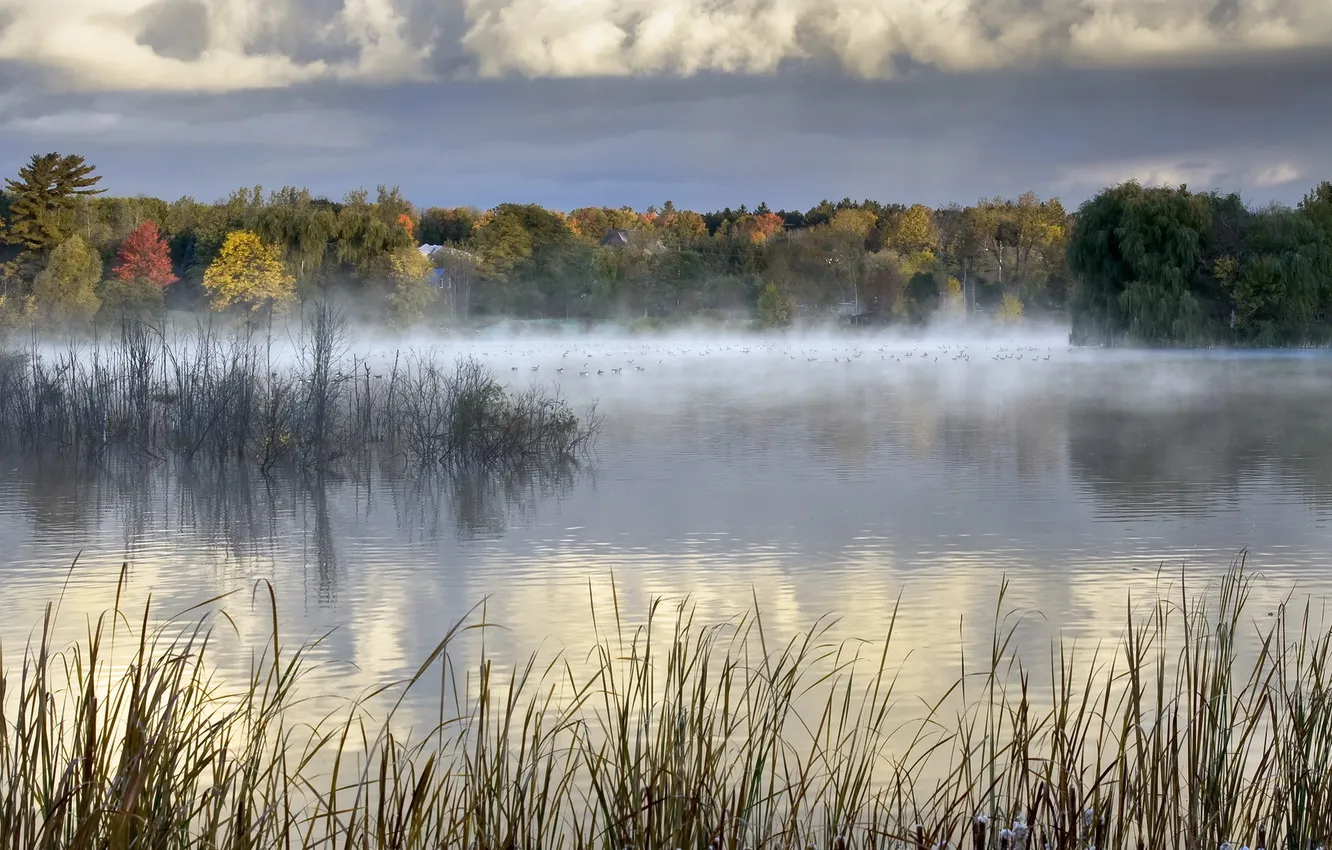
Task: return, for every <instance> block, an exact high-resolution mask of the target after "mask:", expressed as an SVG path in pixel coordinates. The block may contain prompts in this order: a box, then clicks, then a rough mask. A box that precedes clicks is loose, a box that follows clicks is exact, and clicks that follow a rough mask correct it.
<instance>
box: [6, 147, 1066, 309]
mask: <svg viewBox="0 0 1332 850" xmlns="http://www.w3.org/2000/svg"><path fill="white" fill-rule="evenodd" d="M98 181H99V177H98V175H97V173H96V172H95V170H94V169H93V167H92V166H91V165H89V164H87V163H85V162H84V161H83V160H82V158H80V157H77V156H62V155H59V154H47V155H42V156H34V157H33V158H32V160H31V161H30V162H29V163H28V164H27V165H26V166H24V167H23V169H21V170H20V172H19V174H18V175H17V177H15V178H12V179H9V180H7V181H6V187H5V192H4V195H3V197H0V219H2V225H3V229H2V230H0V241H2V242H3V248H0V299H3V301H0V311H3V312H4V313H5V314H6V315H8V316H9V317H10V318H11V320H15V319H23V318H27V319H31V320H34V321H41V322H47V323H57V322H65V323H69V322H75V323H78V322H90V321H94V320H95V319H96V318H97V317H99V316H106V315H108V314H119V313H123V312H126V311H136V312H144V311H153V310H161V309H163V308H171V309H178V310H204V309H217V310H258V309H266V308H271V307H273V306H278V305H282V304H284V303H290V302H294V301H298V300H301V299H305V298H308V297H310V296H313V295H317V294H321V293H326V294H338V295H340V296H342V297H344V298H351V299H360V300H361V301H363V302H364V305H365V307H366V309H365V310H362V311H360V314H361V315H382V316H384V317H385V318H386V319H388V320H390V321H393V322H395V323H397V324H399V325H410V324H414V323H416V322H420V321H423V320H426V321H443V322H449V321H457V320H463V319H466V318H468V317H475V316H486V315H508V316H519V317H531V318H561V319H588V320H601V319H621V320H624V319H637V320H644V319H646V320H648V321H652V320H659V319H668V318H670V317H674V316H698V315H707V314H714V315H720V316H746V317H748V316H755V315H757V316H758V317H759V318H760V319H761V320H762V321H764V322H765V323H766V324H770V325H782V324H788V323H790V322H792V321H795V320H796V319H797V318H798V317H800V316H802V315H804V316H808V317H815V318H828V317H834V316H835V317H838V318H840V319H842V320H845V321H855V322H876V323H892V322H923V321H925V320H927V319H928V318H930V317H931V316H933V315H934V314H936V313H938V312H939V311H949V312H953V313H957V314H961V313H963V312H965V311H967V310H972V311H986V312H997V313H1002V314H1003V315H1005V316H1007V317H1016V316H1018V315H1021V314H1022V313H1023V312H1024V311H1027V312H1032V311H1036V312H1049V311H1060V310H1062V309H1063V308H1064V305H1065V302H1066V300H1067V295H1068V292H1069V283H1068V276H1067V271H1066V266H1065V260H1064V257H1065V244H1066V241H1067V233H1068V226H1069V221H1070V218H1069V216H1068V214H1067V213H1066V212H1065V210H1064V209H1063V207H1062V206H1061V205H1060V204H1059V202H1058V200H1042V199H1039V198H1037V197H1036V196H1035V195H1031V194H1028V195H1023V196H1022V197H1020V198H1017V199H1011V200H1005V199H994V200H988V201H983V202H981V203H979V204H976V205H974V206H970V207H960V206H953V207H949V208H945V209H931V208H928V207H925V206H922V205H915V206H904V205H900V204H881V203H878V202H875V201H869V200H866V201H852V200H850V199H843V200H842V201H839V202H836V203H833V202H829V201H824V202H822V203H820V204H819V205H818V206H816V207H814V208H813V209H811V210H808V211H806V212H796V211H787V210H778V211H772V210H770V209H768V208H767V207H766V205H762V204H760V205H759V206H758V207H757V208H755V209H753V210H750V209H748V208H747V207H745V206H741V207H739V208H736V209H725V210H721V211H716V212H707V213H699V212H695V211H692V210H685V209H679V208H677V207H675V206H674V204H672V203H671V202H669V201H667V202H666V203H663V204H662V205H660V206H654V207H650V208H648V209H647V210H644V211H641V212H640V211H635V210H632V209H628V208H620V209H610V208H583V209H576V210H573V211H572V212H568V213H564V212H559V211H554V210H548V209H545V208H543V207H540V206H536V205H530V204H529V205H524V204H501V205H500V206H498V207H495V208H494V209H491V210H486V211H481V210H475V209H470V208H439V207H429V208H424V209H422V208H418V207H416V206H414V205H413V204H411V203H410V202H409V201H407V200H406V198H405V197H404V196H403V195H402V193H401V192H400V191H399V190H398V189H397V188H388V187H383V186H381V187H379V189H378V191H377V192H376V193H374V194H371V193H368V192H365V191H355V192H351V193H349V194H348V195H346V196H345V197H344V198H342V199H341V200H337V201H334V200H330V199H327V198H321V197H316V196H314V195H312V194H311V193H310V192H308V191H306V190H303V189H296V188H292V187H286V188H283V189H280V190H277V191H273V192H267V193H265V192H264V191H263V190H262V189H260V188H258V187H256V188H253V189H241V190H238V191H236V192H234V193H232V194H231V195H230V196H229V197H227V198H226V199H224V200H221V201H218V202H215V203H201V202H198V201H195V200H193V199H191V198H182V199H180V200H177V201H172V202H168V201H164V200H161V199H157V198H148V197H135V198H117V197H107V196H105V195H104V194H103V193H102V191H101V189H99V188H98ZM421 246H439V247H438V250H432V249H426V250H424V251H423V250H422V248H421Z"/></svg>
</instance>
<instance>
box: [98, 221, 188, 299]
mask: <svg viewBox="0 0 1332 850" xmlns="http://www.w3.org/2000/svg"><path fill="white" fill-rule="evenodd" d="M111 275H112V277H114V278H115V279H116V280H146V281H148V282H149V283H151V284H153V285H154V286H159V287H161V288H163V289H165V288H166V287H168V286H170V285H171V284H173V283H175V282H176V281H177V280H179V279H180V278H178V277H176V276H175V275H174V274H172V273H171V255H170V253H169V252H168V248H167V241H166V237H164V236H162V233H161V231H159V230H158V229H157V223H156V222H154V221H145V222H144V223H143V224H141V225H139V226H138V227H136V228H135V229H134V232H133V233H131V234H130V235H129V236H126V237H125V241H124V242H122V243H121V245H120V251H119V252H118V253H117V254H116V265H115V266H114V267H113V268H112V269H111Z"/></svg>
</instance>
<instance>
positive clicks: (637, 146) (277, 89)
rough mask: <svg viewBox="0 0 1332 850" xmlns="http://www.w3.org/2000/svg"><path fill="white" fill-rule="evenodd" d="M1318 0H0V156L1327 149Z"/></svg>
mask: <svg viewBox="0 0 1332 850" xmlns="http://www.w3.org/2000/svg"><path fill="white" fill-rule="evenodd" d="M1330 131H1332V2H1328V0H0V172H3V173H5V174H13V173H14V172H15V171H16V170H17V168H18V167H19V165H20V164H21V163H22V162H23V161H24V160H26V159H27V157H28V156H29V155H30V154H32V153H36V152H45V151H49V150H58V151H60V152H62V153H79V154H82V155H84V156H85V157H87V158H88V160H89V161H91V162H93V163H94V164H95V165H97V166H98V169H99V171H100V172H101V173H102V174H103V175H104V182H103V185H104V186H106V187H107V188H108V189H109V190H110V191H111V192H113V193H115V194H140V193H142V194H149V195H156V196H159V197H165V198H177V197H181V196H185V195H189V196H193V197H195V198H198V199H200V200H213V199H215V198H218V197H221V196H224V195H226V194H227V193H228V192H230V191H231V190H233V189H235V188H237V187H239V186H253V185H263V186H265V187H268V188H277V187H280V186H283V185H298V186H306V187H309V188H310V189H312V190H313V191H315V192H317V193H320V194H325V195H328V196H330V197H339V196H341V195H342V194H343V193H345V192H346V191H348V190H350V189H354V188H357V187H361V186H364V187H367V188H373V187H374V186H376V185H378V184H389V185H399V186H400V187H401V188H402V190H403V192H404V194H406V195H407V197H409V198H410V199H412V200H413V201H415V202H416V203H418V204H420V205H423V206H424V205H446V206H454V205H471V206H477V207H482V208H485V207H490V206H493V205H495V204H497V203H502V202H506V201H516V202H536V203H541V204H545V205H547V206H551V207H555V208H559V209H571V208H574V207H578V206H585V205H598V206H601V205H608V206H621V205H626V204H627V205H630V206H633V207H635V208H638V209H642V208H644V207H646V206H647V205H649V204H654V203H655V204H660V203H662V202H664V201H666V200H671V201H674V202H675V203H676V204H677V205H678V206H685V207H691V208H696V209H717V208H721V207H725V206H732V207H734V206H739V205H740V204H748V205H749V206H751V207H753V206H755V205H757V204H758V203H759V202H766V203H768V204H769V206H771V207H773V208H799V209H805V208H808V207H810V206H813V205H814V204H816V203H817V202H818V201H819V200H821V199H823V198H830V199H833V200H836V199H839V198H842V197H844V196H850V197H853V198H856V199H860V198H867V197H868V198H874V199H877V200H881V201H885V202H902V203H913V202H922V203H927V204H931V205H943V204H948V203H952V202H958V203H971V202H974V201H976V200H977V199H979V198H982V197H991V196H994V195H1005V196H1013V195H1016V194H1019V193H1021V192H1023V191H1026V190H1032V191H1035V192H1037V193H1039V194H1041V195H1042V196H1059V197H1061V198H1063V199H1064V200H1065V202H1066V203H1069V204H1072V205H1075V204H1077V203H1079V202H1081V201H1082V200H1085V199H1086V198H1087V197H1089V196H1090V195H1092V194H1094V193H1095V192H1096V191H1098V190H1099V189H1100V188H1102V187H1104V186H1106V185H1111V184H1114V183H1118V182H1121V181H1123V180H1126V179H1129V178H1136V179H1138V180H1140V181H1143V182H1146V183H1170V184H1177V183H1187V184H1188V185H1189V186H1190V187H1191V188H1194V189H1214V188H1215V189H1223V190H1227V191H1229V190H1238V191H1241V192H1242V193H1244V195H1245V197H1246V198H1247V199H1248V200H1249V201H1250V202H1251V203H1254V204H1263V203H1267V202H1271V201H1278V202H1283V203H1294V202H1296V201H1298V200H1299V199H1300V197H1301V196H1302V195H1303V194H1304V193H1305V192H1306V191H1308V190H1309V189H1310V188H1311V187H1312V186H1314V185H1316V184H1317V183H1318V182H1320V181H1322V180H1325V179H1332V144H1330V143H1329V139H1332V132H1330Z"/></svg>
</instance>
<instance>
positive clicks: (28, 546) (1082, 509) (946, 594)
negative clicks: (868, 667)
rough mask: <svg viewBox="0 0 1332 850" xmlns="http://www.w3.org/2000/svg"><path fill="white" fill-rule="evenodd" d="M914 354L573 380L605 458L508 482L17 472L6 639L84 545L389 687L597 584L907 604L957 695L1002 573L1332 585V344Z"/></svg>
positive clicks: (712, 609) (1096, 616)
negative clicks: (990, 355)
mask: <svg viewBox="0 0 1332 850" xmlns="http://www.w3.org/2000/svg"><path fill="white" fill-rule="evenodd" d="M554 356H555V357H557V358H558V357H559V354H558V353H557V354H555V355H554ZM602 356H608V355H605V354H604V353H603V355H602ZM666 359H667V358H663V360H666ZM898 365H899V364H897V363H895V362H892V361H887V360H885V361H882V362H881V364H872V363H856V364H854V365H846V364H844V363H841V362H835V363H834V362H827V363H825V362H823V361H819V362H809V361H805V360H803V359H802V360H795V359H792V358H790V357H787V356H777V355H760V353H758V352H755V353H752V354H747V355H743V356H742V355H740V354H738V353H737V354H735V355H734V356H732V357H731V359H729V360H727V359H722V360H705V358H698V357H695V358H694V359H693V360H682V361H681V362H678V363H662V364H661V365H655V364H654V365H653V366H652V371H649V372H647V373H645V374H639V375H635V376H632V377H631V376H629V375H628V374H626V375H624V376H621V377H622V378H623V380H620V379H617V380H615V381H611V380H609V379H607V380H604V381H600V382H598V381H596V379H594V378H589V379H586V380H580V379H578V378H573V379H564V382H563V385H562V387H561V389H562V390H563V391H564V392H566V393H567V394H568V395H570V397H571V399H572V400H573V401H574V402H575V403H578V404H581V403H582V402H584V401H589V400H592V399H594V398H595V399H598V400H599V401H600V405H601V412H602V413H603V414H604V415H605V416H606V430H605V432H604V435H603V438H602V440H601V442H600V444H599V446H598V450H597V454H596V457H595V458H594V459H591V460H590V461H589V462H588V463H585V464H583V465H582V466H572V465H562V466H554V467H535V468H527V469H523V470H517V471H512V472H509V473H507V474H504V475H499V476H495V475H487V474H482V473H467V472H458V473H453V474H444V473H441V472H436V473H431V474H424V475H422V474H412V475H409V474H407V473H406V472H405V471H404V470H402V469H401V468H400V466H396V465H395V464H393V463H392V462H386V459H380V458H366V459H363V460H362V461H360V462H358V463H355V464H350V465H348V466H347V467H346V468H344V469H342V470H341V471H340V474H339V475H338V476H324V477H304V476H299V475H283V474H274V475H272V476H268V477H264V476H260V475H258V474H257V473H256V472H255V470H254V469H253V468H252V467H247V466H245V465H243V464H241V465H236V464H231V465H208V464H200V463H198V462H196V463H194V464H182V463H176V462H164V463H143V462H137V461H126V462H122V463H116V462H106V463H103V464H102V465H100V466H98V467H89V466H87V465H77V464H69V463H66V462H62V461H60V460H58V459H54V458H39V459H27V460H14V459H8V460H3V461H0V469H2V470H3V475H0V582H2V583H3V587H4V589H5V591H6V594H5V603H4V614H5V616H4V617H3V622H0V638H9V637H13V636H21V635H23V634H26V633H27V630H28V628H29V627H30V626H31V623H32V622H33V621H34V620H35V618H36V617H38V616H39V612H40V609H41V605H42V604H44V603H45V602H46V601H47V600H49V599H50V598H52V597H53V595H55V594H56V593H57V592H58V591H59V589H60V587H61V582H62V581H63V576H64V568H65V567H66V565H67V564H68V563H69V560H70V559H71V558H72V557H73V555H74V554H75V553H76V552H77V551H79V550H80V549H84V550H86V551H85V556H84V557H85V561H86V562H87V563H88V564H89V566H88V568H87V569H88V570H89V572H88V573H87V578H86V581H85V579H83V578H82V577H78V576H76V578H75V580H74V582H73V586H72V588H71V591H70V594H69V602H68V607H69V608H70V609H71V610H80V609H87V610H97V609H98V608H100V607H101V606H104V605H105V604H106V602H107V595H106V587H107V581H106V573H105V572H102V573H98V572H96V570H97V569H99V565H100V568H107V569H113V565H116V564H118V563H119V561H120V559H122V558H128V560H129V561H130V563H131V565H132V567H133V570H134V582H135V585H136V587H137V588H138V589H139V590H141V591H143V592H146V591H147V590H149V589H151V590H152V592H153V593H154V594H155V595H156V596H158V597H159V598H166V599H167V600H169V601H170V603H171V604H172V605H175V606H177V607H179V608H183V607H185V606H187V605H188V604H191V603H193V602H197V601H199V600H200V599H202V598H206V597H208V596H211V595H213V594H214V593H217V592H224V591H227V590H233V589H237V588H240V589H248V588H249V587H250V586H251V585H252V583H253V582H254V581H255V580H257V579H266V580H269V581H271V582H273V584H274V585H275V586H276V587H277V590H278V593H279V598H280V600H281V601H282V604H283V605H284V609H283V611H284V614H283V616H284V617H285V618H287V619H286V621H285V622H286V628H287V630H288V633H289V634H290V633H295V634H298V635H306V634H312V633H316V632H321V631H323V630H325V629H327V628H333V627H337V629H338V631H337V632H336V633H335V635H334V636H333V637H331V638H330V640H329V642H328V644H327V650H326V651H327V652H328V653H329V655H330V657H336V658H338V659H341V660H345V661H352V662H355V664H356V665H357V667H358V669H359V670H360V671H362V673H361V674H359V675H361V676H362V677H363V681H361V682H360V684H369V683H371V682H373V681H375V680H376V678H377V677H379V678H382V677H385V676H390V675H393V674H394V673H395V672H397V673H400V672H402V671H403V670H406V669H409V668H410V667H411V666H412V664H413V663H414V662H415V661H416V660H418V659H419V658H420V657H421V656H422V655H423V654H424V653H425V652H426V651H428V647H430V646H431V645H433V642H434V640H436V639H437V638H438V636H439V634H440V633H441V632H442V630H443V628H444V627H445V626H446V625H447V624H449V623H451V622H452V621H453V620H454V619H455V618H456V617H458V616H461V615H462V613H464V612H465V611H466V610H468V609H469V608H470V607H471V606H472V605H474V604H475V603H477V602H478V601H479V600H481V599H483V598H487V597H489V602H488V603H487V604H488V606H489V609H488V610H489V615H490V617H491V618H492V620H494V621H497V622H500V623H502V624H503V625H504V626H505V627H506V631H504V632H503V633H502V634H501V633H497V634H496V635H495V636H493V637H492V638H491V641H492V642H491V644H490V647H489V648H491V649H492V650H493V651H494V652H495V653H496V655H497V657H501V658H502V657H505V656H506V654H507V655H509V656H510V657H517V656H520V655H522V654H524V653H526V652H527V651H529V650H530V649H531V648H532V647H534V646H537V645H539V644H542V643H543V642H549V643H552V644H554V645H563V646H569V645H578V644H580V643H583V642H584V640H583V639H584V638H585V637H586V636H587V634H588V629H589V628H590V626H589V613H588V607H589V603H590V602H595V603H596V604H597V605H599V606H602V607H603V608H604V607H605V606H608V605H613V604H615V601H616V600H618V602H619V604H621V605H622V607H623V609H624V611H625V612H627V613H631V612H642V611H643V610H645V609H646V606H647V604H648V601H649V599H650V598H651V597H652V596H653V595H656V594H664V595H666V596H668V597H670V598H679V597H680V596H682V595H685V594H690V595H692V596H694V598H695V599H696V600H697V601H698V603H699V606H700V616H701V617H716V618H722V617H729V616H733V615H735V614H737V613H738V612H740V611H741V610H743V609H744V608H746V607H747V606H748V605H750V604H751V603H752V602H753V601H757V602H758V604H759V605H760V606H761V607H762V608H763V609H764V611H765V613H766V614H767V615H768V616H769V617H770V622H772V623H773V626H774V628H776V629H778V630H779V631H782V630H785V631H790V630H795V629H798V628H803V627H805V626H807V625H809V623H810V622H812V621H813V620H814V618H816V617H818V616H819V615H821V614H823V613H825V612H828V611H836V612H838V613H839V614H841V615H843V618H844V619H843V622H842V625H841V626H840V628H842V629H843V630H844V631H845V633H847V634H856V635H859V636H863V637H867V638H875V637H882V632H883V631H884V630H885V629H886V622H887V617H888V613H889V612H890V611H891V610H892V606H893V605H894V603H895V602H896V600H897V599H898V597H899V596H902V597H903V598H904V599H906V600H908V601H909V607H908V609H907V615H908V616H906V617H905V618H903V619H902V620H901V621H900V622H899V626H898V633H899V637H900V638H901V639H902V641H903V645H904V646H909V647H911V649H912V658H913V662H912V663H913V664H918V665H919V670H920V675H921V677H922V678H921V681H922V682H926V683H927V682H928V680H929V675H928V674H929V669H930V665H932V664H934V665H937V664H939V663H947V661H948V660H949V659H952V658H954V657H955V654H956V651H957V649H958V645H959V642H960V641H962V640H963V638H961V637H959V636H960V635H963V634H966V635H971V636H973V637H975V638H976V639H977V640H983V635H984V633H985V631H986V627H987V626H986V624H988V623H989V621H990V618H991V617H992V615H993V606H994V592H995V590H996V588H997V586H998V583H999V581H1000V578H1001V575H1003V574H1007V575H1009V576H1010V577H1011V579H1012V581H1013V594H1014V595H1013V597H1012V598H1013V599H1014V601H1015V605H1016V606H1017V607H1019V608H1023V609H1025V610H1030V611H1039V612H1041V615H1042V622H1044V623H1045V624H1047V625H1048V627H1050V628H1059V629H1063V630H1067V631H1068V632H1070V633H1072V634H1079V635H1088V636H1100V635H1101V634H1102V633H1103V632H1104V630H1114V629H1118V627H1119V626H1120V623H1121V619H1122V611H1123V609H1122V606H1121V605H1120V604H1119V603H1120V602H1121V601H1122V598H1123V596H1124V594H1125V593H1127V592H1128V591H1130V590H1132V591H1133V592H1134V593H1135V594H1150V593H1152V592H1153V591H1154V588H1155V587H1156V574H1155V568H1156V566H1157V565H1158V564H1159V563H1161V562H1163V561H1164V562H1167V563H1170V564H1173V565H1178V564H1179V563H1180V562H1182V561H1188V562H1190V563H1192V564H1194V565H1195V566H1196V568H1197V569H1200V570H1213V571H1215V570H1219V569H1221V568H1224V566H1225V565H1226V564H1228V563H1229V561H1230V559H1231V558H1232V556H1233V555H1234V554H1235V553H1236V552H1237V551H1238V550H1239V549H1241V548H1243V547H1250V548H1251V549H1252V550H1253V551H1254V560H1255V563H1256V564H1257V565H1258V566H1259V567H1260V568H1261V569H1262V570H1264V571H1265V572H1267V573H1268V574H1269V575H1271V576H1272V578H1273V587H1274V588H1276V589H1277V591H1279V592H1281V593H1284V592H1285V591H1287V590H1289V588H1290V585H1291V584H1292V583H1298V584H1299V585H1300V586H1301V587H1302V588H1304V589H1307V590H1310V591H1315V592H1322V590H1323V589H1325V588H1327V587H1329V586H1332V558H1330V557H1329V555H1328V547H1327V541H1328V537H1327V525H1326V520H1327V515H1328V508H1329V506H1330V505H1332V502H1330V499H1332V486H1329V485H1330V484H1332V441H1330V440H1329V439H1328V437H1329V431H1330V430H1332V429H1329V424H1328V421H1327V416H1326V413H1325V411H1324V410H1323V401H1322V400H1323V399H1325V398H1327V397H1328V395H1329V390H1332V361H1328V360H1327V359H1325V358H1270V359H1258V358H1214V359H1207V358H1177V359H1173V360H1172V359H1169V358H1164V357H1158V358H1154V359H1142V358H1140V359H1138V360H1132V359H1128V360H1122V361H1113V360H1109V359H1105V358H1102V359H1100V360H1082V361H1077V360H1072V361H1069V362H1065V363H1058V362H1045V361H1042V362H1041V363H1040V364H1030V363H1029V364H1027V365H1023V366H1020V367H1015V366H1013V365H1012V364H1010V363H1007V362H1005V363H998V362H995V363H989V362H986V363H973V364H971V365H968V366H963V365H960V364H953V365H950V366H949V367H948V368H943V364H940V368H934V367H933V364H932V363H931V364H930V365H929V366H926V365H924V364H921V366H920V367H912V368H910V369H906V368H898ZM547 372H554V368H547V369H543V374H544V373H547ZM566 374H567V373H566ZM612 574H613V575H614V576H615V585H614V587H613V589H612V585H611V584H610V576H611V575H612ZM80 582H85V583H83V584H80ZM1277 591H1274V592H1277ZM960 620H961V621H965V622H967V623H974V624H977V625H976V628H975V630H974V634H973V630H972V628H971V626H968V627H967V628H966V629H961V628H960V627H959V625H958V623H959V621H960ZM1039 634H1040V633H1039V632H1033V637H1031V641H1032V644H1031V645H1032V646H1033V647H1036V646H1038V645H1039V639H1038V635H1039Z"/></svg>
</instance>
